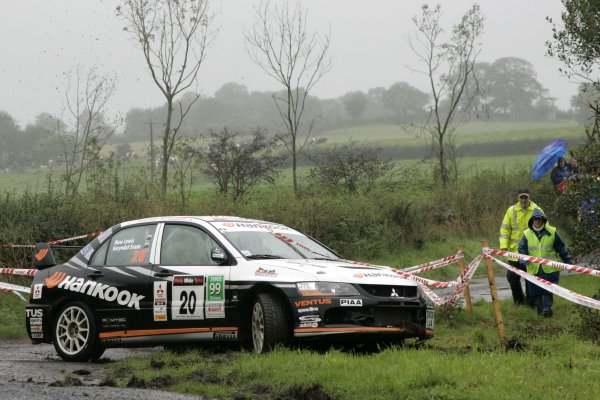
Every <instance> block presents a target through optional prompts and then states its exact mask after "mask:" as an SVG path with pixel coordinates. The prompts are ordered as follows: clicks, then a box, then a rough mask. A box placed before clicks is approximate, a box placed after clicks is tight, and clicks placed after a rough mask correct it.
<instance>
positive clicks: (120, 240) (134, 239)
mask: <svg viewBox="0 0 600 400" xmlns="http://www.w3.org/2000/svg"><path fill="white" fill-rule="evenodd" d="M156 228H157V224H144V225H137V226H131V227H126V228H124V229H121V230H119V231H117V232H116V233H114V234H113V235H112V236H111V237H110V238H109V239H107V240H106V241H105V242H104V243H103V244H102V246H100V247H99V248H98V250H97V251H96V252H95V253H94V254H93V255H92V258H91V259H90V264H89V265H88V267H87V268H86V272H85V279H86V280H87V281H90V282H94V288H93V289H92V290H90V291H89V294H90V302H91V304H92V307H93V308H94V309H95V310H96V312H97V314H98V319H99V323H100V326H99V328H100V336H101V337H103V338H104V336H107V335H103V332H110V331H126V330H128V331H129V330H134V329H141V328H145V327H147V326H148V324H149V323H150V322H151V321H152V304H153V303H152V300H153V298H152V288H151V278H150V276H151V274H152V264H151V263H150V256H151V254H150V251H151V249H152V246H153V243H154V241H155V233H156ZM109 336H110V335H109ZM107 337H108V336H107Z"/></svg>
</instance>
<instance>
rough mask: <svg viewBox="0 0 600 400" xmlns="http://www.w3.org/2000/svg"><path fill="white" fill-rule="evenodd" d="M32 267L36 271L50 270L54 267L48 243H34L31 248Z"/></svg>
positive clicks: (54, 263)
mask: <svg viewBox="0 0 600 400" xmlns="http://www.w3.org/2000/svg"><path fill="white" fill-rule="evenodd" d="M32 261H33V265H34V266H35V267H36V268H37V269H45V268H50V267H53V266H55V265H56V261H55V260H54V255H53V254H52V249H50V245H49V244H48V243H36V245H35V247H34V248H33V259H32Z"/></svg>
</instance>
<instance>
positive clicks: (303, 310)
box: [298, 307, 319, 314]
mask: <svg viewBox="0 0 600 400" xmlns="http://www.w3.org/2000/svg"><path fill="white" fill-rule="evenodd" d="M315 311H319V307H307V308H299V309H298V314H302V313H307V312H315Z"/></svg>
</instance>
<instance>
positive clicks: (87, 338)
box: [53, 302, 104, 361]
mask: <svg viewBox="0 0 600 400" xmlns="http://www.w3.org/2000/svg"><path fill="white" fill-rule="evenodd" d="M53 328H54V329H53V342H54V348H55V349H56V352H57V353H58V355H60V356H61V357H62V359H63V360H65V361H87V360H90V359H91V360H92V361H96V360H98V359H99V358H100V357H101V356H102V354H103V353H104V347H103V346H101V345H100V342H99V340H98V331H97V328H96V322H95V320H94V314H93V313H92V311H91V310H90V308H89V307H88V306H87V305H86V304H84V303H80V302H73V303H68V304H66V305H64V306H63V307H62V308H61V309H60V311H59V312H58V314H57V317H56V319H55V322H54V327H53Z"/></svg>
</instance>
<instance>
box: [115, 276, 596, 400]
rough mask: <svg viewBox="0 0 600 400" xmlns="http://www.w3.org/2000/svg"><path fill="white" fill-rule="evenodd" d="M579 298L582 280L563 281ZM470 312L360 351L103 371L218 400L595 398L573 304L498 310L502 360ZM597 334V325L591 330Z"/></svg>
mask: <svg viewBox="0 0 600 400" xmlns="http://www.w3.org/2000/svg"><path fill="white" fill-rule="evenodd" d="M561 283H562V284H563V285H564V286H566V287H568V288H570V289H572V290H576V291H578V292H581V293H585V294H587V295H591V294H593V292H594V291H595V290H597V282H596V281H595V279H594V278H591V277H589V276H565V277H564V278H563V279H562V282H561ZM474 308H475V312H474V314H473V315H468V314H466V313H465V312H464V311H463V310H456V309H444V308H441V309H438V319H437V326H436V337H435V338H434V339H432V340H430V341H428V342H425V343H417V342H412V341H411V342H410V343H408V342H407V344H406V345H405V347H404V348H390V349H387V350H384V351H380V352H374V353H358V352H353V351H343V350H341V349H335V348H334V349H329V350H326V351H319V350H316V349H314V348H311V347H299V348H292V349H286V348H279V349H278V350H276V351H274V352H271V353H269V354H266V355H260V356H257V355H254V354H252V353H249V352H243V351H241V352H240V351H214V350H212V351H210V350H206V349H202V348H190V349H189V350H187V351H185V352H183V353H177V354H176V353H172V352H169V351H160V352H157V353H155V354H153V355H152V356H151V357H148V358H136V359H129V360H124V361H120V362H117V363H114V364H111V365H109V366H108V367H107V374H108V376H109V379H108V380H109V381H112V382H114V384H115V385H117V386H137V387H149V388H161V389H167V390H172V391H176V392H181V393H190V394H195V395H200V396H207V397H209V398H218V399H258V398H260V399H361V400H362V399H481V398H486V399H514V398H527V399H542V398H543V399H559V398H560V399H565V398H566V399H570V398H581V399H585V398H594V397H595V396H596V395H597V393H598V391H599V390H600V381H598V380H597V379H596V375H597V366H598V362H599V361H600V347H599V346H598V345H597V344H595V343H594V342H593V341H591V340H588V339H586V337H585V332H586V329H588V328H590V327H582V326H580V323H581V320H580V319H579V318H578V313H577V306H575V305H573V304H572V303H569V302H567V301H566V300H562V299H560V298H557V297H555V307H554V310H555V316H554V317H553V318H551V319H545V318H542V317H539V316H537V315H536V313H535V311H534V310H531V309H529V308H525V307H515V306H513V305H512V301H509V300H507V301H504V302H502V304H501V308H502V312H503V316H504V323H505V327H506V333H507V337H508V339H509V344H510V346H511V350H510V351H509V352H508V354H503V353H502V352H501V351H500V349H499V345H498V334H497V331H496V330H495V323H494V318H493V314H492V309H491V305H490V304H489V303H484V302H479V303H476V304H475V307H474ZM598 328H599V327H595V329H598Z"/></svg>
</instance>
